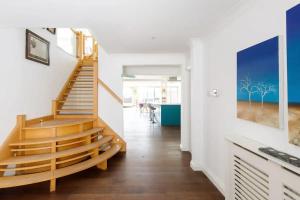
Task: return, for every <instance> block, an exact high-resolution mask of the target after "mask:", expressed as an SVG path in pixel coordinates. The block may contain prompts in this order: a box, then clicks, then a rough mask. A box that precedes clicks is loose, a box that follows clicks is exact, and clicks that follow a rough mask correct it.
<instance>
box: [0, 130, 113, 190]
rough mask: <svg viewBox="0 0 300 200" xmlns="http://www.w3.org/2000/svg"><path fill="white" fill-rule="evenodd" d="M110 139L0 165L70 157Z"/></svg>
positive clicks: (9, 160) (16, 159)
mask: <svg viewBox="0 0 300 200" xmlns="http://www.w3.org/2000/svg"><path fill="white" fill-rule="evenodd" d="M112 139H113V137H112V136H104V137H103V138H101V139H100V140H99V141H96V142H93V143H91V144H87V145H84V146H80V147H75V148H72V149H68V150H64V151H59V152H56V153H49V154H39V155H29V156H17V157H11V158H8V159H6V160H2V161H0V165H13V164H16V165H17V164H26V163H34V162H40V161H47V160H51V159H57V158H61V157H66V156H70V155H74V154H78V153H82V152H85V151H88V150H91V149H95V148H98V147H100V146H101V145H103V144H105V143H107V142H109V141H111V140H112ZM0 185H1V184H0Z"/></svg>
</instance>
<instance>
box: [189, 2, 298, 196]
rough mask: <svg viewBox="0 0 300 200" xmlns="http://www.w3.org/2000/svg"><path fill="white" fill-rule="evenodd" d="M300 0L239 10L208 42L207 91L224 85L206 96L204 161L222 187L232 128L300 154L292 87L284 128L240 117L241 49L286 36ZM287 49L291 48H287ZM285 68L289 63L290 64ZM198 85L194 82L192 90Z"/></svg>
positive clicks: (206, 64)
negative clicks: (290, 13) (291, 136)
mask: <svg viewBox="0 0 300 200" xmlns="http://www.w3.org/2000/svg"><path fill="white" fill-rule="evenodd" d="M299 2H300V1H294V0H293V1H292V0H284V1H282V0H266V1H255V2H254V3H253V4H251V6H249V7H248V8H245V9H244V10H241V11H240V12H238V14H237V15H236V16H235V18H234V19H233V21H232V22H230V23H228V24H226V26H224V27H225V28H224V29H223V30H221V31H219V32H216V33H215V34H211V36H210V37H209V38H206V40H205V42H204V49H205V58H204V61H205V66H206V72H204V73H205V77H207V81H206V85H207V86H206V91H208V90H210V89H212V88H218V89H220V91H221V96H220V97H218V98H211V97H208V96H207V95H206V96H205V97H204V101H205V116H204V118H205V125H204V130H205V135H204V149H205V161H204V166H203V167H204V169H205V171H206V173H207V174H208V175H209V176H210V177H211V178H212V179H213V181H215V183H216V184H217V186H219V188H220V189H221V190H223V189H224V183H225V177H226V176H225V174H226V168H225V166H226V160H227V159H228V157H227V154H226V142H225V136H226V134H241V135H244V136H247V137H249V138H251V139H254V140H257V141H259V142H261V143H264V144H266V145H269V146H272V147H275V148H277V149H279V150H283V151H285V152H287V153H291V154H294V155H296V156H298V157H299V156H300V148H299V147H296V146H293V145H290V144H288V128H287V123H288V121H287V120H288V119H287V103H286V99H287V98H286V97H287V95H286V92H285V95H284V96H285V104H284V108H285V113H284V114H285V116H284V118H285V127H284V129H283V130H280V129H274V128H270V127H266V126H263V125H259V124H255V123H251V122H248V121H244V120H239V119H237V118H236V67H237V66H236V53H237V51H239V50H242V49H245V48H247V47H249V46H252V45H254V44H257V43H259V42H262V41H264V40H266V39H269V38H272V37H274V36H277V35H281V36H283V38H284V40H285V35H286V26H285V24H286V23H285V20H286V18H285V15H286V10H287V9H289V8H291V7H292V6H294V5H296V4H297V3H299ZM284 52H285V53H286V51H284ZM283 68H284V69H286V65H285V66H283ZM285 74H286V73H285ZM193 76H194V75H193V71H192V77H193ZM195 81H198V80H197V79H196V80H193V78H192V85H193V84H194V83H196V82H195ZM284 83H285V86H286V75H285V77H284ZM195 90H196V89H195V88H193V87H192V93H193V92H195ZM194 98H195V97H194ZM192 101H193V96H192ZM198 106H201V102H200V103H198ZM192 109H193V108H192ZM192 117H193V115H192ZM192 122H193V119H192Z"/></svg>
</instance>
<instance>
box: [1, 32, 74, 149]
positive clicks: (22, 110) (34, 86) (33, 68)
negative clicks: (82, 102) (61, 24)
mask: <svg viewBox="0 0 300 200" xmlns="http://www.w3.org/2000/svg"><path fill="white" fill-rule="evenodd" d="M31 30H32V31H33V32H35V33H37V34H38V35H40V36H42V37H43V38H45V39H46V40H48V41H50V66H46V65H42V64H40V63H37V62H33V61H31V60H27V59H25V29H23V28H7V29H0V44H1V45H0V55H1V56H0V58H1V67H0V77H1V78H0V91H1V93H0V95H1V96H0V110H1V112H0V144H2V142H3V141H4V139H5V138H6V136H7V134H9V133H10V131H11V130H12V128H13V127H14V126H15V124H16V115H18V114H26V115H27V118H28V119H30V118H36V117H40V116H45V115H49V114H51V101H52V100H54V99H55V98H56V97H57V95H58V93H59V91H60V89H61V88H62V87H63V85H64V83H65V81H66V80H67V77H68V76H69V74H70V73H71V71H72V69H73V68H74V66H75V63H76V59H75V58H74V57H72V56H70V55H69V54H67V53H65V52H64V51H63V50H61V49H60V48H58V47H57V46H56V37H55V36H54V35H52V34H51V33H49V32H48V31H46V30H43V29H31Z"/></svg>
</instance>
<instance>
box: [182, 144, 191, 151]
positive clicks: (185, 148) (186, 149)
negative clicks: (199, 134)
mask: <svg viewBox="0 0 300 200" xmlns="http://www.w3.org/2000/svg"><path fill="white" fill-rule="evenodd" d="M180 150H181V151H190V149H189V148H188V147H184V146H183V145H182V144H180Z"/></svg>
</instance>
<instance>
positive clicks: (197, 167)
mask: <svg viewBox="0 0 300 200" xmlns="http://www.w3.org/2000/svg"><path fill="white" fill-rule="evenodd" d="M190 166H191V168H192V170H193V171H202V167H201V164H200V162H197V161H193V160H191V162H190Z"/></svg>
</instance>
